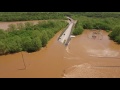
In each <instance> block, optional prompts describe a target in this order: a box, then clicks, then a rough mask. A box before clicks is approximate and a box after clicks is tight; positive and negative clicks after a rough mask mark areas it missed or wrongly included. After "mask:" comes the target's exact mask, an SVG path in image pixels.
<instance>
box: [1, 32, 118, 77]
mask: <svg viewBox="0 0 120 90" xmlns="http://www.w3.org/2000/svg"><path fill="white" fill-rule="evenodd" d="M60 34H61V31H60V32H58V33H57V34H56V35H55V36H54V37H53V38H52V39H51V40H50V41H49V42H48V44H47V47H45V48H42V49H41V50H39V51H37V52H33V53H27V52H19V53H15V54H9V55H3V56H0V77H1V78H98V77H99V78H106V77H107V78H116V77H120V45H118V44H116V43H115V42H113V41H112V40H109V37H108V36H107V35H108V33H107V32H105V31H103V30H101V35H97V37H96V39H93V38H92V31H90V30H85V31H84V32H83V34H81V35H79V36H76V37H75V38H72V39H71V41H70V43H69V45H68V46H66V47H65V46H64V45H63V44H61V43H60V42H58V41H57V38H58V37H59V35H60ZM22 54H23V57H24V61H25V66H26V69H25V66H24V63H23V59H22Z"/></svg>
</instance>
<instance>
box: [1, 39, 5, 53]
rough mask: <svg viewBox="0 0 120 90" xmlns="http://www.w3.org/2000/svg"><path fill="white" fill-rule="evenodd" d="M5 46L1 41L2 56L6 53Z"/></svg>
mask: <svg viewBox="0 0 120 90" xmlns="http://www.w3.org/2000/svg"><path fill="white" fill-rule="evenodd" d="M5 49H6V48H5V44H4V43H3V42H2V41H0V55H2V54H5V53H6V52H5Z"/></svg>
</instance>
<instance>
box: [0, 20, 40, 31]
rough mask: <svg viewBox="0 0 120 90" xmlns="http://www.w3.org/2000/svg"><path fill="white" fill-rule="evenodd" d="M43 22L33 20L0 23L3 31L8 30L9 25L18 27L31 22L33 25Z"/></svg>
mask: <svg viewBox="0 0 120 90" xmlns="http://www.w3.org/2000/svg"><path fill="white" fill-rule="evenodd" d="M40 21H42V20H33V21H16V22H15V21H14V22H0V29H3V30H7V29H8V27H9V25H10V24H14V25H17V24H19V23H23V24H24V23H26V22H31V23H33V24H37V23H38V22H40Z"/></svg>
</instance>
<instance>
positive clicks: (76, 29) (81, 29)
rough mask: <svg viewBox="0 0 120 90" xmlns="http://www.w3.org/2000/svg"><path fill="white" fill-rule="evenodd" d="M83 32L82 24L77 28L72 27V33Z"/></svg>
mask: <svg viewBox="0 0 120 90" xmlns="http://www.w3.org/2000/svg"><path fill="white" fill-rule="evenodd" d="M82 32H83V27H82V26H79V27H77V28H75V29H74V31H73V35H79V34H81V33H82Z"/></svg>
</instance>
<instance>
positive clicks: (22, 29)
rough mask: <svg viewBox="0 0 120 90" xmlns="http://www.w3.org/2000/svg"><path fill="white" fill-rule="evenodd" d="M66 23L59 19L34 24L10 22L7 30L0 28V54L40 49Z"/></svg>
mask: <svg viewBox="0 0 120 90" xmlns="http://www.w3.org/2000/svg"><path fill="white" fill-rule="evenodd" d="M66 25H67V22H65V21H60V20H58V21H55V20H51V21H43V22H39V23H38V24H36V25H33V24H32V23H30V22H26V23H25V24H21V23H20V24H17V25H13V24H12V25H10V26H9V28H8V30H7V31H4V30H0V54H1V55H2V54H8V53H15V52H19V51H27V52H33V51H37V50H40V49H41V48H42V47H45V46H46V44H47V43H48V41H49V40H50V39H51V38H52V37H53V36H54V35H55V34H56V33H57V32H58V31H59V30H61V29H63V28H65V26H66Z"/></svg>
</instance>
